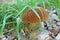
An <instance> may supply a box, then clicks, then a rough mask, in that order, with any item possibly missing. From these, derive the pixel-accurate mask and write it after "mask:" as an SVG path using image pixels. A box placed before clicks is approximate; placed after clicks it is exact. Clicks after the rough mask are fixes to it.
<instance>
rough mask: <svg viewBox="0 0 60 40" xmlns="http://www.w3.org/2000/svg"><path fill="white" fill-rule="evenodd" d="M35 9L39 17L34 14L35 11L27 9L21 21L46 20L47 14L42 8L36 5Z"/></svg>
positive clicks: (34, 21)
mask: <svg viewBox="0 0 60 40" xmlns="http://www.w3.org/2000/svg"><path fill="white" fill-rule="evenodd" d="M35 10H36V12H37V13H38V14H39V16H40V19H39V18H38V17H37V16H36V15H35V13H34V12H33V11H32V10H31V9H28V10H27V12H26V13H24V15H23V17H22V19H23V21H24V22H26V23H37V22H40V21H46V20H47V19H48V14H47V12H46V11H45V10H44V9H43V8H41V7H37V8H35Z"/></svg>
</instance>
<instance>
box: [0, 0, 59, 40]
mask: <svg viewBox="0 0 60 40" xmlns="http://www.w3.org/2000/svg"><path fill="white" fill-rule="evenodd" d="M0 2H2V1H0ZM38 6H39V7H43V8H44V9H48V10H53V9H55V10H57V14H58V17H59V18H60V0H11V1H9V0H3V2H2V3H0V36H1V35H3V33H4V29H5V28H7V26H9V25H11V26H13V25H15V26H13V27H12V28H11V29H10V30H9V32H10V31H12V30H16V32H17V36H18V40H20V39H21V37H20V36H19V31H20V30H21V29H24V23H23V21H22V15H23V14H24V12H25V11H26V10H27V9H28V8H31V9H34V8H35V7H38ZM12 24H13V25H12Z"/></svg>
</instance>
